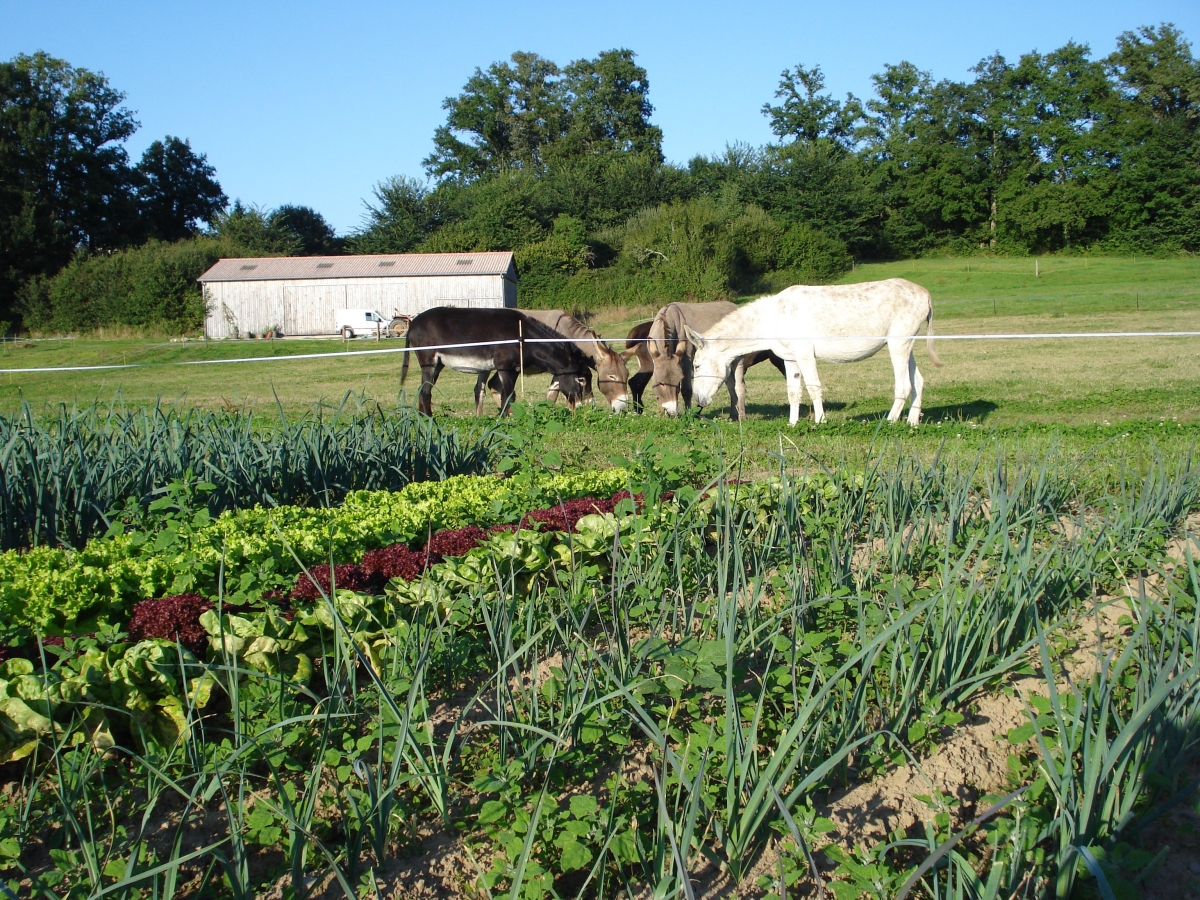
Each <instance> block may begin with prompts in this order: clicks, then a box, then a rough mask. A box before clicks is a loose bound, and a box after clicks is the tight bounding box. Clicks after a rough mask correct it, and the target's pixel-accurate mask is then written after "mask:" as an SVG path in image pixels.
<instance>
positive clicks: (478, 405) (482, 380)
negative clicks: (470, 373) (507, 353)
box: [475, 372, 488, 416]
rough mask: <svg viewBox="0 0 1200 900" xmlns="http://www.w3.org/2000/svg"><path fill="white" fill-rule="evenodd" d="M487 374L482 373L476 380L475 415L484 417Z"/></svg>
mask: <svg viewBox="0 0 1200 900" xmlns="http://www.w3.org/2000/svg"><path fill="white" fill-rule="evenodd" d="M487 377H488V373H487V372H480V373H479V375H478V376H477V377H476V379H475V415H477V416H482V415H483V388H484V385H485V384H486V383H487Z"/></svg>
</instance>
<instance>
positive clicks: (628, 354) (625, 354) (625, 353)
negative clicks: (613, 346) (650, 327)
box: [617, 347, 638, 359]
mask: <svg viewBox="0 0 1200 900" xmlns="http://www.w3.org/2000/svg"><path fill="white" fill-rule="evenodd" d="M637 352H638V348H637V347H630V348H629V349H628V350H618V351H617V353H619V354H620V356H621V359H630V358H632V357H634V356H637Z"/></svg>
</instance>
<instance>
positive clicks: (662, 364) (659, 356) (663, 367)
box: [650, 341, 691, 417]
mask: <svg viewBox="0 0 1200 900" xmlns="http://www.w3.org/2000/svg"><path fill="white" fill-rule="evenodd" d="M650 358H651V359H653V360H654V378H653V381H652V384H653V385H654V396H655V397H657V398H658V403H659V405H660V406H661V407H662V408H663V411H664V412H665V413H666V414H667V415H668V416H671V417H674V416H677V415H679V409H680V406H681V405H682V404H683V399H684V391H683V385H684V382H685V380H686V379H688V378H690V377H691V360H690V359H689V358H688V345H687V342H686V341H677V342H676V344H675V350H674V351H671V350H670V349H668V346H667V344H666V342H665V341H664V342H662V343H659V342H657V341H651V342H650Z"/></svg>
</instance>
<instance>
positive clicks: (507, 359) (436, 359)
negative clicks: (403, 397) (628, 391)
mask: <svg viewBox="0 0 1200 900" xmlns="http://www.w3.org/2000/svg"><path fill="white" fill-rule="evenodd" d="M557 337H559V334H558V333H557V332H555V331H552V330H551V329H549V328H547V327H546V326H545V325H543V324H542V323H541V322H538V321H535V320H534V319H530V318H527V317H526V316H524V315H522V314H521V313H520V312H519V311H517V310H515V309H460V308H457V307H452V306H437V307H434V308H433V309H427V310H426V311H425V312H423V313H421V314H420V315H419V316H417V317H416V318H415V319H413V320H412V322H411V323H410V324H409V326H408V346H409V347H410V348H412V349H411V351H410V352H408V353H405V354H404V365H403V366H402V367H401V371H400V384H404V380H405V379H406V378H407V377H408V362H409V358H410V357H412V356H413V355H415V356H416V357H417V362H418V363H419V364H420V366H421V390H420V393H419V394H418V400H417V408H418V409H419V410H420V411H421V412H423V413H425V414H426V415H432V414H433V412H432V397H433V386H434V384H436V383H437V379H438V375H439V374H441V371H442V369H443V368H444V367H446V366H449V367H450V368H452V369H454V370H455V371H456V372H468V373H471V374H475V375H479V376H480V377H479V379H478V381H476V383H475V414H476V415H481V414H482V413H483V387H484V378H486V376H487V374H488V373H489V372H493V371H494V372H495V373H496V374H495V375H493V376H492V379H491V381H490V382H488V384H489V386H490V387H492V389H493V390H495V391H496V392H497V394H498V395H499V402H500V407H501V409H502V410H503V409H505V408H506V407H507V405H508V403H509V402H510V401H511V400H512V397H513V393H514V390H515V388H516V383H517V376H518V375H519V374H520V373H521V371H522V366H524V371H525V372H526V373H527V374H533V375H537V374H541V373H543V372H549V373H551V374H552V375H554V377H555V383H556V384H557V386H558V390H560V391H561V392H562V393H563V394H565V395H566V397H567V402H568V403H569V404H570V405H571V406H572V408H573V407H574V405H575V403H577V402H578V401H579V400H580V398H581V397H582V396H583V385H584V382H585V380H586V375H587V374H588V367H587V360H586V359H584V356H583V354H582V353H580V352H579V348H578V347H576V346H575V345H574V344H572V343H567V342H562V341H552V342H546V343H542V342H541V341H529V340H527V339H528V338H543V339H545V338H557ZM453 345H470V346H453Z"/></svg>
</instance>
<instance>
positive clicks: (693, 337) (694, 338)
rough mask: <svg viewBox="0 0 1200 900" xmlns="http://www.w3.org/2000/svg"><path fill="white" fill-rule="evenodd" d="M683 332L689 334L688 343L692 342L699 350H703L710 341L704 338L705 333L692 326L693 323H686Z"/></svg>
mask: <svg viewBox="0 0 1200 900" xmlns="http://www.w3.org/2000/svg"><path fill="white" fill-rule="evenodd" d="M683 333H684V334H685V335H687V339H688V343H690V344H691V345H692V346H693V347H695V348H696V349H697V350H703V349H704V345H705V344H707V343H708V341H707V340H705V339H704V335H702V334H701V333H700V332H698V331H696V330H695V329H694V328H692V326H691V325H684V326H683Z"/></svg>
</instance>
